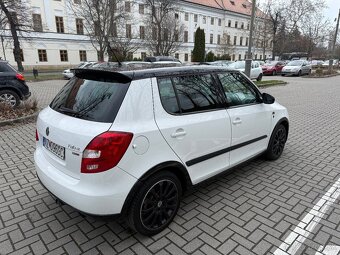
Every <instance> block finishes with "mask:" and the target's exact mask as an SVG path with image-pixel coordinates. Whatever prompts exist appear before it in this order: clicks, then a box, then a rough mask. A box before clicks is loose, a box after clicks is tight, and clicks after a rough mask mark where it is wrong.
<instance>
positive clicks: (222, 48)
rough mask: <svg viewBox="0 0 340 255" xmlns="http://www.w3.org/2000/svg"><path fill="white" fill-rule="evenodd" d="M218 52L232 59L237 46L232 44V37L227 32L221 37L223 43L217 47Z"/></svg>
mask: <svg viewBox="0 0 340 255" xmlns="http://www.w3.org/2000/svg"><path fill="white" fill-rule="evenodd" d="M217 51H218V52H219V53H220V54H221V55H222V56H224V57H226V56H228V57H230V56H231V55H232V54H233V53H234V51H235V46H234V45H232V44H231V42H230V35H229V34H228V33H227V32H224V33H223V35H222V37H221V42H220V44H219V45H218V47H217Z"/></svg>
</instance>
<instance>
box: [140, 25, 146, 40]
mask: <svg viewBox="0 0 340 255" xmlns="http://www.w3.org/2000/svg"><path fill="white" fill-rule="evenodd" d="M139 37H140V39H145V27H144V26H140V27H139Z"/></svg>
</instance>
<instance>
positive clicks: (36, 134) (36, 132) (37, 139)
mask: <svg viewBox="0 0 340 255" xmlns="http://www.w3.org/2000/svg"><path fill="white" fill-rule="evenodd" d="M35 141H36V142H38V141H39V135H38V130H37V129H36V130H35Z"/></svg>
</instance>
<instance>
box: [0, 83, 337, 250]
mask: <svg viewBox="0 0 340 255" xmlns="http://www.w3.org/2000/svg"><path fill="white" fill-rule="evenodd" d="M284 79H285V80H288V81H289V82H290V84H289V85H287V86H279V87H272V88H267V89H265V90H263V91H266V92H267V93H271V94H272V95H274V96H275V97H276V98H277V99H278V101H279V102H280V103H282V104H283V105H285V106H286V107H287V108H288V110H289V113H290V118H291V120H290V134H289V140H288V142H287V145H286V148H285V151H284V153H283V155H282V157H281V158H280V159H278V160H277V161H271V162H268V161H264V160H262V159H256V160H254V161H252V162H250V163H247V164H245V165H243V166H241V167H238V168H237V169H235V170H234V171H232V172H229V173H226V174H225V175H222V176H219V177H217V178H214V179H212V180H210V181H208V182H204V183H202V184H200V185H198V186H196V187H194V188H193V189H192V190H190V191H189V192H188V193H186V194H185V196H184V198H183V201H182V203H181V208H180V210H179V212H178V216H177V217H176V218H175V219H174V222H173V223H172V224H171V225H170V227H169V228H168V229H166V230H164V231H163V232H162V233H160V234H158V235H156V236H153V237H144V236H141V235H139V234H136V233H134V232H132V231H131V230H129V229H128V228H127V227H126V225H125V223H124V221H123V220H122V219H121V218H119V217H93V216H88V215H81V214H80V213H78V212H77V211H76V210H74V209H73V208H71V207H70V206H67V205H63V206H61V205H58V204H56V203H55V201H54V200H53V198H52V197H51V196H50V195H49V193H48V192H47V191H46V190H45V189H44V188H43V187H42V186H41V185H40V184H39V182H38V179H37V176H36V172H35V169H34V163H33V152H34V149H35V124H34V123H28V124H19V125H15V126H7V127H2V128H0V254H176V255H178V254H197V255H199V254H209V255H213V254H239V255H245V254H259V255H262V254H271V253H273V252H274V251H275V250H276V249H277V247H279V246H280V244H281V243H282V242H283V241H284V240H285V238H286V237H287V236H288V235H289V234H290V232H291V231H292V230H294V228H295V226H296V225H297V224H298V223H299V222H300V221H301V219H303V217H304V216H305V215H306V214H307V213H308V211H309V210H310V209H311V208H312V207H313V206H314V204H316V202H317V201H318V200H319V199H320V198H321V197H322V196H323V195H324V194H325V193H326V191H327V190H328V189H329V187H331V186H332V185H333V183H334V182H335V181H336V180H337V179H338V178H339V177H340V149H339V146H340V129H339V127H340V77H333V78H327V79H303V78H299V77H284ZM64 84H65V81H48V82H38V83H32V84H29V86H30V88H31V91H32V92H33V94H34V95H36V97H37V98H38V99H39V100H40V106H45V105H47V104H48V103H49V102H50V100H51V98H53V96H54V95H55V94H56V93H57V91H58V90H59V89H60V88H61V87H62V86H63V85H64ZM339 224H340V206H339V201H336V202H335V203H334V204H333V205H332V206H331V208H330V210H328V212H327V213H326V215H325V217H324V218H323V219H322V220H321V221H320V223H319V224H318V225H317V227H316V228H315V229H314V231H313V233H312V234H311V235H310V236H309V237H308V238H307V240H306V241H305V242H304V243H303V244H302V246H301V249H300V250H299V251H298V252H297V253H296V254H313V255H314V254H316V252H317V251H318V250H320V247H325V246H327V245H337V244H338V245H340V231H339V230H340V225H339ZM320 254H323V253H320ZM324 254H326V253H324Z"/></svg>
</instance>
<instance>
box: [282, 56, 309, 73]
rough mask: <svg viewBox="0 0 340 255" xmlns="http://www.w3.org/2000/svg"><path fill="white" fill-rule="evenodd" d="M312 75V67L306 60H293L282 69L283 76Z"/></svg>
mask: <svg viewBox="0 0 340 255" xmlns="http://www.w3.org/2000/svg"><path fill="white" fill-rule="evenodd" d="M311 73H312V65H311V64H309V63H308V61H306V60H293V61H290V62H288V64H287V65H285V66H284V67H283V68H282V71H281V75H282V76H285V75H298V76H301V75H303V74H311Z"/></svg>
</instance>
